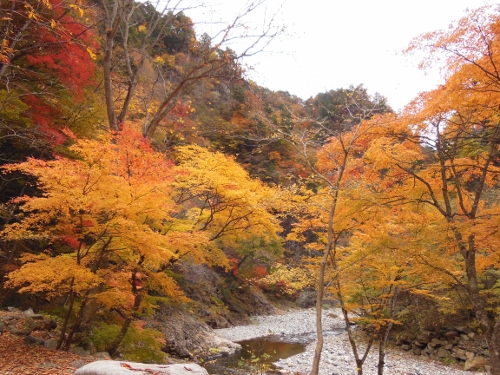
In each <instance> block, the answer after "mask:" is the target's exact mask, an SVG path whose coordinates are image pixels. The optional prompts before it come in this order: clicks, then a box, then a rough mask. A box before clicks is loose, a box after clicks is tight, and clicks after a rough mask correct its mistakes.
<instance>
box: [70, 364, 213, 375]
mask: <svg viewBox="0 0 500 375" xmlns="http://www.w3.org/2000/svg"><path fill="white" fill-rule="evenodd" d="M151 373H155V374H166V375H208V372H207V370H205V369H204V368H203V367H201V366H199V365H197V364H194V363H183V364H175V365H152V364H144V363H136V362H125V361H96V362H91V363H89V364H87V365H85V366H82V367H80V368H79V369H78V370H76V371H75V375H151Z"/></svg>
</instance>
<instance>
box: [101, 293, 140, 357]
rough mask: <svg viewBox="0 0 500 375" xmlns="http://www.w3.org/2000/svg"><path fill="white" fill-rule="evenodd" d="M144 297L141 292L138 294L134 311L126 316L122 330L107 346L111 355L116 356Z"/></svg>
mask: <svg viewBox="0 0 500 375" xmlns="http://www.w3.org/2000/svg"><path fill="white" fill-rule="evenodd" d="M142 297H143V296H142V294H141V293H138V294H136V296H135V299H134V307H133V311H132V312H131V313H130V315H129V316H127V317H126V318H125V320H124V321H123V323H122V327H121V329H120V332H119V333H118V335H117V336H116V337H115V339H114V340H113V342H112V343H111V344H109V345H108V347H107V348H106V351H107V352H108V353H109V355H110V356H111V357H114V355H115V354H116V352H117V351H118V348H119V347H120V344H121V343H122V341H123V338H124V337H125V335H126V334H127V332H128V329H129V327H130V324H131V323H132V320H133V314H134V313H135V312H137V311H138V310H139V306H140V305H141V301H142Z"/></svg>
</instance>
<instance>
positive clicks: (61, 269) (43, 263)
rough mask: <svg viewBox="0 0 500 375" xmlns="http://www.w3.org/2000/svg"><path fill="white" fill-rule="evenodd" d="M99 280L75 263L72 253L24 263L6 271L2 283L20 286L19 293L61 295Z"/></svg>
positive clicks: (76, 290) (83, 288)
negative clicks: (5, 280)
mask: <svg viewBox="0 0 500 375" xmlns="http://www.w3.org/2000/svg"><path fill="white" fill-rule="evenodd" d="M32 260H34V259H32ZM101 282H102V280H101V279H100V278H99V277H98V276H97V275H95V274H94V273H92V272H91V271H90V270H89V269H87V268H85V267H83V266H81V265H78V264H77V263H76V260H75V259H74V258H73V257H70V256H65V255H60V256H57V257H54V258H48V257H46V258H45V259H43V258H41V259H40V260H38V261H31V262H29V263H26V264H25V265H23V266H22V267H21V268H20V269H19V270H17V271H13V272H11V273H10V274H9V275H8V281H7V283H6V287H10V288H13V287H20V289H19V292H20V293H40V292H45V293H47V294H48V295H49V296H61V295H64V294H66V293H68V292H69V291H70V290H71V289H72V290H73V291H74V292H75V293H76V294H78V295H83V294H84V293H85V292H86V291H88V290H89V289H91V288H93V287H95V286H97V285H99V284H100V283H101Z"/></svg>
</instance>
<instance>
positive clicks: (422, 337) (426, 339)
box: [417, 331, 433, 346]
mask: <svg viewBox="0 0 500 375" xmlns="http://www.w3.org/2000/svg"><path fill="white" fill-rule="evenodd" d="M432 337H433V334H432V332H430V331H422V332H421V333H420V334H419V335H418V336H417V341H418V342H421V343H423V344H428V343H430V342H431V340H432ZM424 346H425V345H424Z"/></svg>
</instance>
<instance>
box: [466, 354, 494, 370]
mask: <svg viewBox="0 0 500 375" xmlns="http://www.w3.org/2000/svg"><path fill="white" fill-rule="evenodd" d="M486 365H488V360H487V359H486V358H484V357H481V356H475V357H472V358H470V359H468V360H467V361H465V364H464V370H465V371H476V370H479V369H481V368H483V367H485V366H486Z"/></svg>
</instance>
